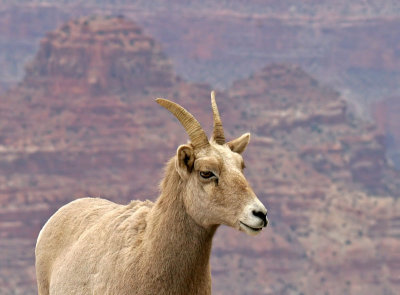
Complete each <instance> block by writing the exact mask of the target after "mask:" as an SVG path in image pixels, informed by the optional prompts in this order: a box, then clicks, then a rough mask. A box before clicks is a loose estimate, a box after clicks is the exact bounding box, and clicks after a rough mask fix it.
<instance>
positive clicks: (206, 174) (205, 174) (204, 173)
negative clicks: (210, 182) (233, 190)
mask: <svg viewBox="0 0 400 295" xmlns="http://www.w3.org/2000/svg"><path fill="white" fill-rule="evenodd" d="M200 176H201V177H203V178H205V179H208V178H211V177H213V176H215V174H214V173H212V172H211V171H200Z"/></svg>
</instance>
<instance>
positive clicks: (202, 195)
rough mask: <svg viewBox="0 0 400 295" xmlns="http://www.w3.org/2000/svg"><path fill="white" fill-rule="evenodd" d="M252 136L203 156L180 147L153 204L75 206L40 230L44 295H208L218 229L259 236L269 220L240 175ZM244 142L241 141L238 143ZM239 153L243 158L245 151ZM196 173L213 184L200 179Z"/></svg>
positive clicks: (213, 146) (84, 202)
mask: <svg viewBox="0 0 400 295" xmlns="http://www.w3.org/2000/svg"><path fill="white" fill-rule="evenodd" d="M248 140H249V136H244V137H243V136H242V139H241V140H238V139H237V140H236V141H237V142H236V143H235V142H234V143H232V142H231V143H227V144H224V145H220V144H217V143H215V142H210V145H209V146H207V147H203V148H201V149H200V150H199V149H195V148H194V147H193V146H192V145H191V144H187V145H183V146H180V147H179V148H178V151H177V155H176V156H175V157H173V158H172V159H171V160H170V161H169V162H168V164H167V166H166V169H165V176H164V179H163V181H162V182H161V185H160V189H161V194H160V196H159V198H158V199H157V200H156V202H155V203H152V202H150V201H145V202H140V201H132V202H131V203H130V204H128V205H126V206H124V205H118V204H115V203H113V202H110V201H107V200H104V199H99V198H83V199H78V200H75V201H73V202H71V203H69V204H67V205H65V206H63V207H62V208H60V209H59V210H58V211H57V212H56V213H55V214H54V215H53V216H52V217H51V218H50V219H49V220H48V222H47V223H46V224H45V226H44V227H43V229H42V231H41V233H40V234H39V237H38V241H37V245H36V251H35V253H36V274H37V282H38V289H39V294H40V295H45V294H52V295H56V294H63V295H65V294H101V295H106V294H110V295H111V294H118V295H125V294H140V295H146V294H149V295H150V294H211V272H210V261H209V260H210V253H211V244H212V238H213V236H214V233H215V231H216V229H217V227H218V226H219V225H220V224H225V225H228V226H231V227H234V228H236V229H238V230H241V231H244V232H246V233H248V234H251V235H253V234H257V233H258V232H259V231H258V230H257V231H252V230H250V229H249V228H247V227H246V226H244V225H243V224H241V222H244V223H246V224H248V225H250V226H252V227H255V228H257V229H258V228H259V229H260V230H261V228H262V227H263V226H265V225H266V224H264V223H263V222H262V220H261V219H260V218H258V217H255V216H254V214H253V213H251V212H254V211H255V210H259V211H262V212H263V214H266V209H265V208H264V206H263V205H262V204H261V203H260V202H259V201H258V199H257V198H256V196H255V194H254V193H253V191H252V189H251V188H250V186H249V184H248V183H247V181H246V179H245V177H244V175H243V172H242V167H243V159H242V157H241V155H240V154H239V153H237V152H233V151H232V150H235V147H237V149H238V150H240V149H243V150H244V148H243V147H245V146H246V145H247V143H248ZM243 141H246V142H243ZM243 150H241V151H240V152H242V151H243ZM200 171H212V172H213V173H214V174H215V175H216V176H218V181H217V180H216V178H212V179H204V178H202V177H201V176H200Z"/></svg>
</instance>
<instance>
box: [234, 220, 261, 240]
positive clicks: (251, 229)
mask: <svg viewBox="0 0 400 295" xmlns="http://www.w3.org/2000/svg"><path fill="white" fill-rule="evenodd" d="M262 229H263V228H262V227H259V228H256V227H251V226H249V225H247V224H245V223H243V222H241V221H240V222H239V230H240V231H243V232H245V233H246V234H248V235H249V236H256V235H258V234H259V233H260V232H261V231H262Z"/></svg>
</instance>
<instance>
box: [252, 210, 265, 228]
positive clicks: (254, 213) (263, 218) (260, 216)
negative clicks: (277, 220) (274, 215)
mask: <svg viewBox="0 0 400 295" xmlns="http://www.w3.org/2000/svg"><path fill="white" fill-rule="evenodd" d="M253 215H254V216H257V217H258V218H260V219H261V220H262V221H263V222H264V226H267V223H268V222H267V214H265V213H264V212H261V211H255V210H253Z"/></svg>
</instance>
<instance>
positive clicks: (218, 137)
mask: <svg viewBox="0 0 400 295" xmlns="http://www.w3.org/2000/svg"><path fill="white" fill-rule="evenodd" d="M211 107H212V111H213V117H214V131H213V136H212V138H213V139H214V140H215V142H216V143H218V144H221V145H222V144H225V135H224V127H222V122H221V117H220V116H219V112H218V107H217V103H216V102H215V91H214V90H213V91H211Z"/></svg>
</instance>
